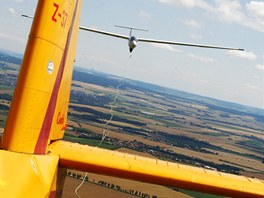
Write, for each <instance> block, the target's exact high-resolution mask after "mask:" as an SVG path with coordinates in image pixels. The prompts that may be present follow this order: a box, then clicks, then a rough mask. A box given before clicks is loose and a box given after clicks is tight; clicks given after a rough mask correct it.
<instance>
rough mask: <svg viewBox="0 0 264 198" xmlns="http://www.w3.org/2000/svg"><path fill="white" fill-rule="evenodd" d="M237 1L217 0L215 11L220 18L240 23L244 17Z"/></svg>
mask: <svg viewBox="0 0 264 198" xmlns="http://www.w3.org/2000/svg"><path fill="white" fill-rule="evenodd" d="M241 8H242V6H241V4H240V2H239V1H237V0H235V1H229V0H217V2H216V13H217V15H218V17H219V18H220V20H223V21H227V22H238V23H240V22H241V21H242V20H243V19H244V18H245V16H244V14H243V13H242V11H241Z"/></svg>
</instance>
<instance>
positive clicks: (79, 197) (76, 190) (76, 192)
mask: <svg viewBox="0 0 264 198" xmlns="http://www.w3.org/2000/svg"><path fill="white" fill-rule="evenodd" d="M87 174H88V173H87V172H86V173H85V176H84V177H83V179H82V182H81V183H80V185H79V186H78V187H77V188H76V189H75V191H74V192H75V194H76V196H77V197H78V198H81V196H80V195H79V194H78V190H79V188H81V187H82V185H83V183H84V181H85V178H86V177H87Z"/></svg>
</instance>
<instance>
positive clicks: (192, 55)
mask: <svg viewBox="0 0 264 198" xmlns="http://www.w3.org/2000/svg"><path fill="white" fill-rule="evenodd" d="M187 56H188V57H190V58H193V59H195V60H198V61H200V62H203V63H208V64H212V63H214V62H215V60H214V59H213V58H209V57H203V56H197V55H195V54H191V53H190V54H188V55H187Z"/></svg>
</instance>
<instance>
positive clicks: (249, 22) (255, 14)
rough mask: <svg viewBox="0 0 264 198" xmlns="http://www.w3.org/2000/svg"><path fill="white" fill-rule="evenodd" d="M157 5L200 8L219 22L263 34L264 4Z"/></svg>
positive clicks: (193, 0) (193, 1)
mask: <svg viewBox="0 0 264 198" xmlns="http://www.w3.org/2000/svg"><path fill="white" fill-rule="evenodd" d="M157 1H158V2H159V3H164V4H172V5H177V6H183V7H187V8H200V9H202V10H205V11H207V12H208V13H211V14H213V15H216V16H217V17H218V19H219V20H221V21H224V22H229V23H237V24H239V25H242V26H245V27H248V28H251V29H253V30H256V31H259V32H264V2H263V1H250V2H249V3H245V4H243V3H242V2H241V1H238V0H232V1H231V0H214V1H208V2H210V3H207V2H206V1H203V0H157Z"/></svg>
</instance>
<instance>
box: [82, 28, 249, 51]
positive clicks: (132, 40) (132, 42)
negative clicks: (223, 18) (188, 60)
mask: <svg viewBox="0 0 264 198" xmlns="http://www.w3.org/2000/svg"><path fill="white" fill-rule="evenodd" d="M116 27H120V28H126V29H130V33H129V36H125V35H122V34H116V33H112V32H106V31H102V30H98V29H93V28H87V27H83V26H80V27H79V28H80V29H81V30H85V31H90V32H94V33H99V34H104V35H107V36H113V37H117V38H121V39H126V40H128V47H129V52H130V53H132V51H133V50H134V49H135V48H136V46H137V42H145V43H159V44H169V45H181V46H188V47H201V48H212V49H224V50H240V51H244V49H239V48H231V47H221V46H213V45H202V44H194V43H182V42H175V41H166V40H156V39H148V38H137V37H135V36H133V35H132V31H133V30H140V31H147V30H144V29H138V28H133V27H126V26H118V25H116Z"/></svg>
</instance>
